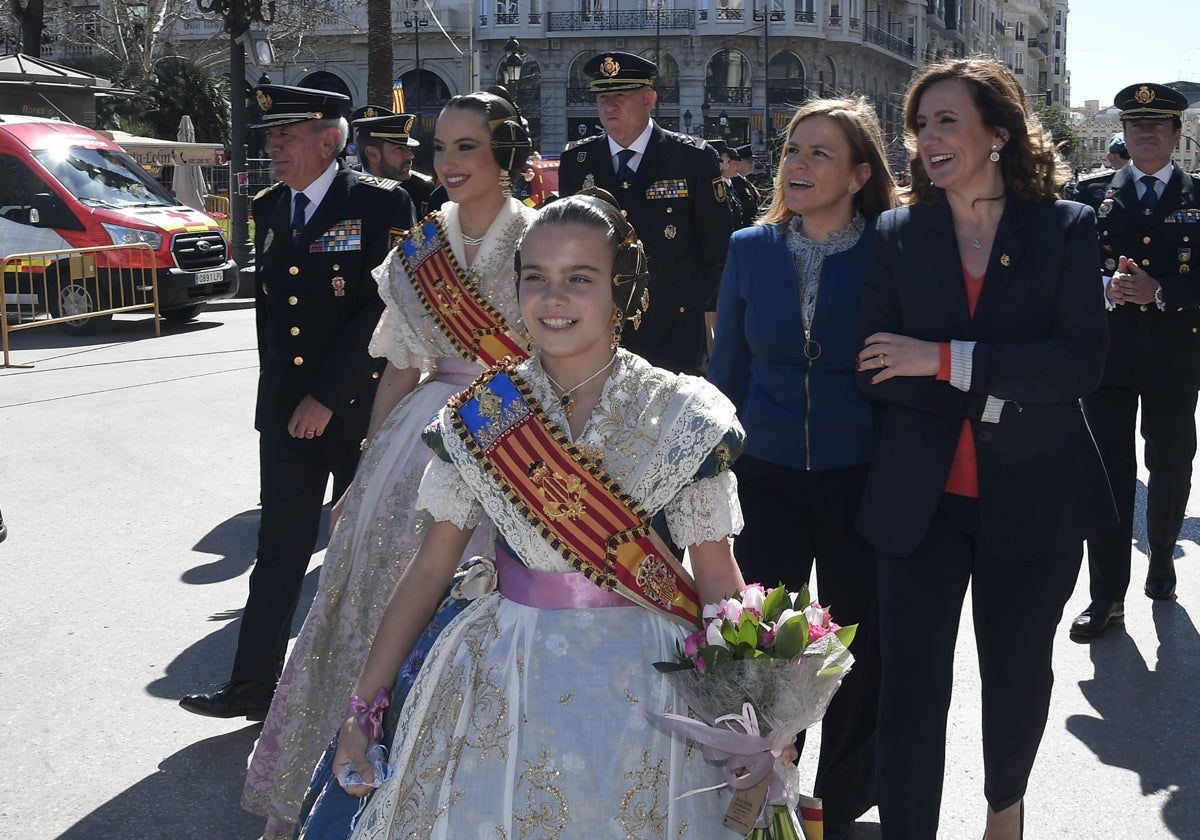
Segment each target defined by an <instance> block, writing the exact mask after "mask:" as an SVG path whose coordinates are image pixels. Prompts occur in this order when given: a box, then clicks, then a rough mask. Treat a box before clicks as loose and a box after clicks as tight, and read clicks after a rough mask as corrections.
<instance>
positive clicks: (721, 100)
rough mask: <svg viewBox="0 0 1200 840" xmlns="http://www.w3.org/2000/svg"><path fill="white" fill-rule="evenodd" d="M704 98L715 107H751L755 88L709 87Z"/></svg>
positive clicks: (705, 90)
mask: <svg viewBox="0 0 1200 840" xmlns="http://www.w3.org/2000/svg"><path fill="white" fill-rule="evenodd" d="M704 96H705V98H706V99H707V100H708V101H709V102H711V103H713V104H714V105H717V104H719V105H749V104H751V103H752V102H753V101H754V88H749V87H716V86H709V87H706V88H705V89H704Z"/></svg>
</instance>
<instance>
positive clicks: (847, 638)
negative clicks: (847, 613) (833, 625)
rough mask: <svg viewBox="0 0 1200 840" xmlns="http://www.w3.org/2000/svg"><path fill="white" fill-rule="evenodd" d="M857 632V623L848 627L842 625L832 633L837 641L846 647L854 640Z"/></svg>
mask: <svg viewBox="0 0 1200 840" xmlns="http://www.w3.org/2000/svg"><path fill="white" fill-rule="evenodd" d="M857 633H858V625H857V624H851V625H850V626H848V627H842V628H841V629H839V630H834V631H833V635H835V636H837V637H838V641H839V642H841V643H842V644H844V645H845V646H846V647H850V643H851V642H853V641H854V636H855V634H857Z"/></svg>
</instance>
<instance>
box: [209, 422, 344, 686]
mask: <svg viewBox="0 0 1200 840" xmlns="http://www.w3.org/2000/svg"><path fill="white" fill-rule="evenodd" d="M346 425H347V424H345V423H343V422H340V421H339V418H337V416H336V415H335V417H334V418H333V419H332V420H330V422H329V425H328V426H327V427H326V429H325V434H323V435H322V436H321V437H318V438H313V439H311V440H308V439H303V438H293V437H292V436H291V435H289V434H288V433H287V430H286V429H284V430H282V432H274V431H271V432H261V433H260V434H259V441H258V453H259V476H260V478H259V481H260V492H261V502H262V516H261V519H260V520H259V525H258V553H257V560H256V561H255V564H254V569H253V571H251V573H250V595H249V597H248V598H247V599H246V609H245V611H244V612H243V613H242V626H241V630H240V632H239V633H238V646H237V653H236V654H235V656H234V660H233V673H232V674H231V676H230V679H232V680H234V681H235V682H254V683H260V684H262V685H268V686H274V685H275V683H276V682H278V680H279V676H280V674H282V673H283V659H284V654H285V653H286V652H287V642H288V638H289V636H290V635H291V629H292V619H293V617H294V616H295V614H296V605H297V603H298V602H299V600H300V589H301V587H302V586H303V584H304V573H305V571H306V570H307V569H308V562H309V560H311V559H312V553H313V546H314V545H315V544H316V541H317V529H318V528H319V527H320V522H321V508H322V506H323V505H324V504H325V488H326V486H327V484H328V483H329V476H330V474H332V475H333V498H334V499H338V498H341V495H342V494H343V493H344V492H345V491H346V488H348V487H349V486H350V481H351V480H352V479H353V478H354V470H355V468H356V467H357V466H358V457H359V454H360V453H359V449H358V447H359V442H360V441H361V440H362V437H363V434H364V433H365V430H363V429H359V428H357V424H355V428H353V429H349V428H347V427H346ZM356 433H357V436H355V435H356Z"/></svg>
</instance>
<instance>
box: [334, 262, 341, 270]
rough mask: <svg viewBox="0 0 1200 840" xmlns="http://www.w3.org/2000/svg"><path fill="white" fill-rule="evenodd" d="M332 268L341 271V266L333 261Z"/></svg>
mask: <svg viewBox="0 0 1200 840" xmlns="http://www.w3.org/2000/svg"><path fill="white" fill-rule="evenodd" d="M333 270H334V271H341V270H342V267H341V266H340V265H338V264H337V263H334V264H333Z"/></svg>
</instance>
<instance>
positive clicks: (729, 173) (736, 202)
mask: <svg viewBox="0 0 1200 840" xmlns="http://www.w3.org/2000/svg"><path fill="white" fill-rule="evenodd" d="M707 142H708V147H709V148H710V149H712V150H713V151H714V152H716V153H717V165H718V166H719V167H720V169H721V180H723V181H724V182H725V198H726V200H727V201H728V202H729V217H730V219H731V220H732V221H733V229H734V230H741V229H742V228H744V227H746V225H747V222H746V210H745V208H744V207H742V197H741V196H740V195H738V193H737V191H736V190H735V189H734V187H733V180H734V179H735V178H736V177H737V154H736V153H735V152H734V151H733V149H731V148H730V147H729V144H728V143H726V142H725V141H724V140H720V139H717V140H709V141H707Z"/></svg>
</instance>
